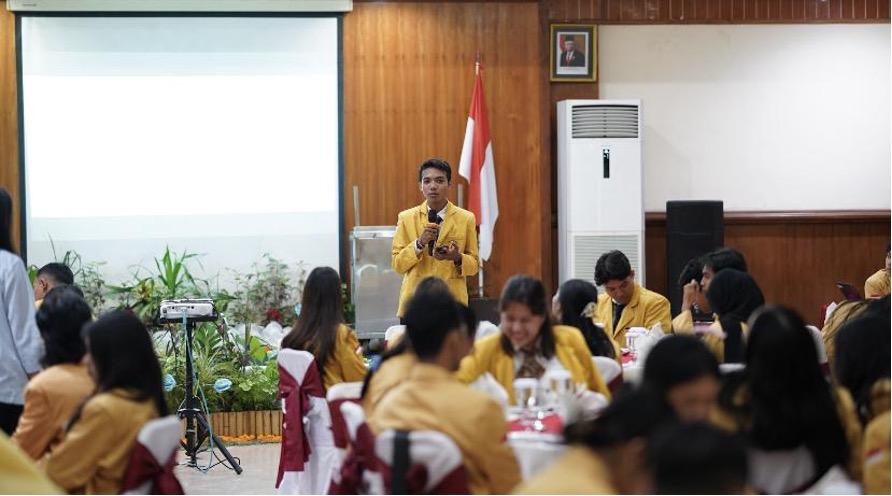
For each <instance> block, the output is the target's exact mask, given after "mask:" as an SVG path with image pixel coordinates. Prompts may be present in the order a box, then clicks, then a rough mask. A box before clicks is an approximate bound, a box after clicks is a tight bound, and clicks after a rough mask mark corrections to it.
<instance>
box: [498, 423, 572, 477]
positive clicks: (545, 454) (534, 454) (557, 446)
mask: <svg viewBox="0 0 892 496" xmlns="http://www.w3.org/2000/svg"><path fill="white" fill-rule="evenodd" d="M508 444H509V445H511V448H512V449H513V450H514V455H515V456H516V457H517V463H518V465H520V474H521V477H523V480H527V479H529V478H530V477H532V476H533V475H535V474H536V473H538V472H540V471H542V469H544V468H545V467H547V466H549V465H551V464H552V463H554V462H555V460H557V459H558V458H560V457H561V455H562V454H563V453H564V451H566V449H567V446H566V445H564V444H563V442H562V438H561V436H558V435H554V434H540V433H537V432H509V433H508Z"/></svg>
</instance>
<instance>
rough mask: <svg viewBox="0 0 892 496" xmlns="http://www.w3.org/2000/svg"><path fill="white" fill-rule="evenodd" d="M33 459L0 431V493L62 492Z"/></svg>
mask: <svg viewBox="0 0 892 496" xmlns="http://www.w3.org/2000/svg"><path fill="white" fill-rule="evenodd" d="M63 492H64V491H62V490H61V489H59V488H58V487H56V486H55V485H53V483H51V482H50V481H49V479H47V477H46V475H44V474H43V473H42V472H41V471H40V470H39V469H38V468H37V466H36V465H35V464H34V460H32V459H31V458H29V457H28V455H26V454H25V453H24V452H22V450H20V449H19V448H18V447H17V446H16V445H15V443H13V442H12V441H10V440H9V438H8V437H6V434H4V433H3V432H0V494H62V493H63Z"/></svg>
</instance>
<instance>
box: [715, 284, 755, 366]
mask: <svg viewBox="0 0 892 496" xmlns="http://www.w3.org/2000/svg"><path fill="white" fill-rule="evenodd" d="M706 299H707V300H709V306H710V307H711V308H712V311H713V312H714V313H715V315H716V317H717V319H718V322H716V323H714V324H713V325H712V327H711V328H710V332H709V333H708V334H707V335H706V336H705V337H704V340H703V341H704V343H705V344H706V346H707V347H709V349H710V350H712V352H713V353H715V355H716V357H717V358H718V359H719V362H720V363H741V362H743V358H744V350H745V346H746V337H747V333H748V332H749V329H748V328H747V326H746V321H747V320H748V319H749V318H750V315H751V314H752V313H753V312H754V311H755V310H756V309H757V308H759V307H761V306H762V305H764V304H765V297H764V296H763V295H762V290H761V289H759V285H758V284H756V281H755V280H754V279H753V278H752V277H751V276H750V275H749V274H747V273H746V272H743V271H740V270H737V269H725V270H723V271H721V272H719V273H718V274H716V275H715V277H714V278H713V279H712V281H711V282H710V284H709V288H708V289H707V290H706Z"/></svg>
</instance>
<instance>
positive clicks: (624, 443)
mask: <svg viewBox="0 0 892 496" xmlns="http://www.w3.org/2000/svg"><path fill="white" fill-rule="evenodd" d="M671 419H672V413H671V411H669V410H668V408H667V407H666V404H665V403H664V402H663V401H662V400H660V398H658V397H657V396H656V394H654V392H653V391H650V390H648V389H635V390H630V391H626V392H624V394H622V395H618V396H617V399H616V401H614V402H613V403H611V404H610V405H608V406H607V408H605V409H604V411H603V412H601V414H600V415H599V416H598V418H596V419H594V420H584V421H581V422H577V423H575V424H571V425H569V426H567V428H566V429H565V430H564V437H565V438H566V439H567V444H568V445H569V447H568V449H567V452H566V453H565V454H564V455H563V456H561V457H560V458H559V459H557V460H556V461H555V462H554V463H552V464H550V465H549V466H548V467H547V468H545V469H544V470H542V471H541V472H539V473H538V474H536V475H534V476H533V477H532V478H531V479H529V480H527V481H525V482H524V483H523V484H521V485H520V486H518V487H516V488H515V489H514V494H648V493H651V494H653V493H654V488H653V486H652V485H651V474H650V469H649V468H648V466H647V460H646V453H647V449H648V446H647V439H648V438H649V437H650V436H651V434H652V433H653V432H654V431H656V429H657V428H658V427H659V426H661V425H663V424H664V423H666V422H667V421H671ZM666 494H669V493H666ZM703 494H708V493H703Z"/></svg>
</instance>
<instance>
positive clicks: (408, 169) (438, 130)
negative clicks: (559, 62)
mask: <svg viewBox="0 0 892 496" xmlns="http://www.w3.org/2000/svg"><path fill="white" fill-rule="evenodd" d="M540 30H541V25H540V22H539V5H538V4H536V3H532V2H531V3H357V4H356V5H355V6H354V11H353V12H352V13H350V14H348V15H347V16H346V17H345V20H344V81H345V82H344V119H345V184H344V187H345V197H346V198H345V200H346V201H345V208H346V227H347V229H348V232H349V229H351V228H352V227H353V226H354V225H355V223H354V215H353V197H352V188H353V186H354V185H358V186H359V189H360V201H359V203H360V218H361V221H362V224H364V225H393V224H395V223H396V218H397V213H399V211H401V210H403V209H406V208H409V207H411V206H413V205H417V204H418V203H420V202H421V201H422V200H423V197H422V196H421V193H420V191H419V187H418V176H417V170H418V166H419V165H420V164H421V162H423V161H424V160H425V159H427V158H430V157H442V158H444V159H446V160H447V161H448V162H449V163H450V164H451V165H452V166H453V171H454V173H453V184H454V185H457V184H463V185H464V186H465V193H467V189H466V188H467V184H466V182H465V181H464V180H463V179H459V178H458V173H457V170H458V162H459V157H460V155H461V147H462V142H463V139H464V132H465V125H466V123H467V118H468V108H469V106H470V98H471V90H472V86H473V82H474V72H473V64H474V56H475V52H476V51H477V50H479V51H480V52H481V54H482V57H483V64H484V75H483V78H484V89H485V93H486V98H487V106H488V109H489V120H490V126H491V134H492V143H493V155H494V160H495V168H496V182H497V184H498V190H499V200H500V202H499V203H500V216H499V220H498V223H497V224H496V232H495V242H494V245H493V257H492V258H491V260H490V261H489V262H488V263H487V264H486V272H485V275H486V277H485V281H486V282H485V286H486V288H485V289H486V295H487V296H491V295H497V294H498V293H499V291H500V289H501V287H502V284H503V283H504V281H505V280H506V279H507V278H508V277H509V276H511V275H512V274H514V273H517V272H526V273H529V274H533V275H536V276H538V277H543V276H544V275H545V274H546V273H547V272H549V271H550V262H551V231H550V219H549V215H548V214H549V211H548V209H547V206H548V205H550V204H551V189H550V188H551V184H550V182H549V181H550V175H549V173H550V167H549V164H548V163H547V162H545V161H544V160H543V155H542V154H543V149H542V146H543V135H542V131H543V128H542V126H544V125H546V124H545V123H544V121H543V119H542V107H543V104H542V103H541V102H542V101H543V93H542V92H543V86H542V85H543V79H542V72H541V70H542V69H541V67H542V60H543V58H544V57H543V53H542V52H543V51H544V50H543V47H542V43H540V42H539V41H540V37H541V36H540V35H541V33H540ZM465 196H466V197H467V194H466V195H465ZM452 197H453V199H455V198H456V197H457V188H456V187H455V186H454V187H453V190H452ZM543 206H545V208H543ZM473 283H474V285H475V286H476V280H475V281H473Z"/></svg>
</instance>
